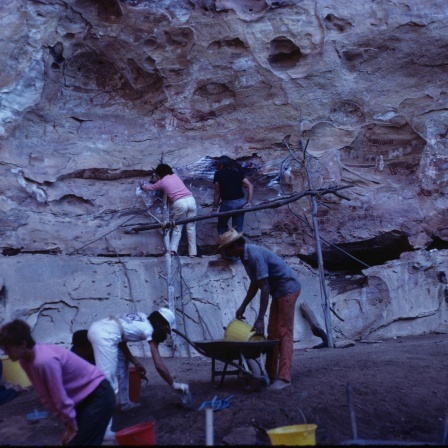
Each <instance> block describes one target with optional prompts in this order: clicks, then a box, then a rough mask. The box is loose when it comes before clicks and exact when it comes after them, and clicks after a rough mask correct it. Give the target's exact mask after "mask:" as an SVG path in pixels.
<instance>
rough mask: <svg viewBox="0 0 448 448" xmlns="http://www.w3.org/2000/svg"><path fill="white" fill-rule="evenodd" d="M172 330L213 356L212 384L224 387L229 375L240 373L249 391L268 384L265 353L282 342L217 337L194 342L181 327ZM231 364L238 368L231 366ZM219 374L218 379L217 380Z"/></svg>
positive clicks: (201, 351) (202, 351)
mask: <svg viewBox="0 0 448 448" xmlns="http://www.w3.org/2000/svg"><path fill="white" fill-rule="evenodd" d="M172 331H173V332H174V333H176V334H178V335H179V336H180V337H182V338H183V339H185V340H186V341H187V342H188V343H189V344H190V345H191V346H192V347H193V348H194V349H195V350H196V351H197V352H198V353H200V354H201V355H203V356H206V357H207V358H211V359H212V385H213V387H215V388H218V389H219V388H220V387H222V385H223V383H224V378H225V377H226V376H227V375H238V376H239V379H240V380H241V381H242V383H243V385H244V388H245V390H247V391H248V392H252V391H255V390H257V389H258V388H259V387H260V386H261V384H263V382H264V383H265V384H266V385H269V376H268V374H267V373H266V370H265V368H264V364H265V363H264V359H263V355H265V354H266V353H267V352H269V351H271V350H272V349H273V348H274V347H275V346H276V345H277V344H278V343H279V341H278V340H268V341H256V342H255V341H254V342H239V341H225V340H223V339H215V340H209V341H195V342H193V341H191V340H190V339H189V338H188V337H187V336H185V335H184V334H182V333H181V332H180V331H178V330H176V329H173V330H172ZM216 361H220V362H221V363H223V364H224V367H223V368H222V369H221V370H219V369H217V368H216ZM229 365H230V366H232V367H234V368H235V369H234V370H228V366H229ZM217 377H218V380H219V382H217V381H216V378H217Z"/></svg>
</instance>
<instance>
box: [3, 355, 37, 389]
mask: <svg viewBox="0 0 448 448" xmlns="http://www.w3.org/2000/svg"><path fill="white" fill-rule="evenodd" d="M2 365H3V376H4V377H5V380H6V381H8V382H9V383H11V384H18V385H19V386H21V387H28V386H31V381H30V380H29V378H28V375H27V374H26V373H25V371H24V370H23V369H22V367H20V364H19V362H18V361H11V359H9V356H4V357H2Z"/></svg>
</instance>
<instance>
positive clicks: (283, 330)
mask: <svg viewBox="0 0 448 448" xmlns="http://www.w3.org/2000/svg"><path fill="white" fill-rule="evenodd" d="M220 241H221V244H220V246H219V248H218V250H219V251H223V250H226V253H227V255H229V256H234V257H240V259H241V262H242V263H243V265H244V268H245V269H246V272H247V275H248V276H249V279H250V285H249V289H248V290H247V293H246V297H245V298H244V300H243V303H242V304H241V306H240V307H239V308H238V310H237V311H236V318H237V319H242V318H243V315H244V312H245V311H246V307H247V305H249V303H250V302H251V301H252V299H253V298H254V297H255V295H256V294H257V293H258V291H260V308H259V311H258V316H257V319H256V321H255V323H254V326H253V328H252V329H253V330H254V331H255V332H256V333H257V334H261V335H263V334H264V328H265V327H264V317H265V314H266V311H267V308H268V304H269V296H271V297H272V301H271V306H270V310H269V321H268V325H267V338H268V339H278V340H280V343H279V345H278V346H276V347H275V348H274V350H272V352H270V353H268V354H267V356H266V372H267V373H268V375H269V378H270V379H271V382H272V384H271V385H270V386H269V389H270V390H280V389H283V388H285V387H288V386H290V385H291V370H292V356H293V332H294V312H295V304H296V301H297V298H298V297H299V295H300V291H301V284H300V280H299V277H298V276H297V274H296V273H295V272H294V271H293V270H292V269H291V267H290V266H288V264H286V263H285V262H284V261H283V260H282V259H281V258H280V257H279V256H278V255H276V254H275V253H274V252H272V251H270V250H269V249H266V248H265V247H262V246H257V245H255V244H248V243H246V241H245V239H244V238H243V234H242V233H239V232H237V231H236V230H235V229H231V230H229V231H227V232H225V233H223V234H222V235H221V236H220Z"/></svg>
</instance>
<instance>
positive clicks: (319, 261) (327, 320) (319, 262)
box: [285, 139, 334, 348]
mask: <svg viewBox="0 0 448 448" xmlns="http://www.w3.org/2000/svg"><path fill="white" fill-rule="evenodd" d="M308 143H309V139H308V140H307V142H306V144H305V145H303V142H302V147H303V163H304V166H305V172H306V176H307V179H308V187H309V188H312V179H311V175H310V172H309V167H308V156H307V152H306V148H307V147H308ZM285 145H286V146H287V147H288V150H289V152H291V149H290V148H289V145H288V143H286V142H285ZM311 202H312V206H313V228H314V236H315V239H316V253H317V266H318V271H319V280H320V290H321V298H322V310H323V312H324V318H325V328H326V330H327V339H328V346H329V347H331V348H333V347H334V339H333V329H332V326H331V313H330V310H331V305H330V299H329V298H328V294H327V287H326V285H325V273H324V260H323V257H322V246H321V244H320V233H319V223H318V221H317V212H318V204H317V199H316V195H313V196H311Z"/></svg>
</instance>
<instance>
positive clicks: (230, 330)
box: [224, 319, 266, 342]
mask: <svg viewBox="0 0 448 448" xmlns="http://www.w3.org/2000/svg"><path fill="white" fill-rule="evenodd" d="M224 340H225V341H228V342H231V341H235V342H259V341H265V340H266V338H265V337H264V336H261V335H259V334H258V335H257V334H255V331H252V327H251V326H250V325H249V324H247V323H246V322H243V321H242V320H239V319H234V320H232V322H230V324H229V325H227V327H226V330H225V332H224Z"/></svg>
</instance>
